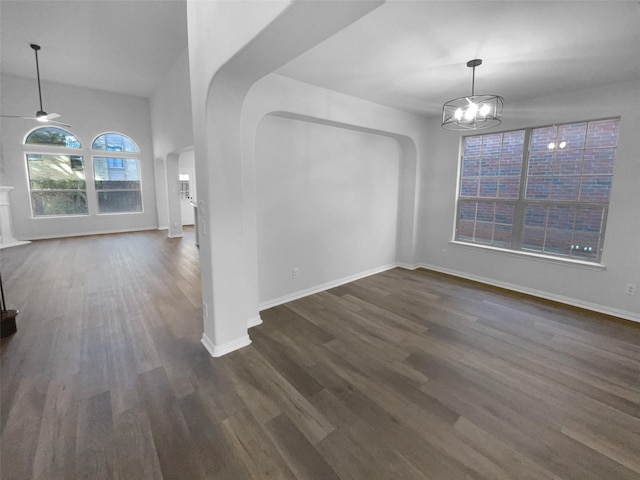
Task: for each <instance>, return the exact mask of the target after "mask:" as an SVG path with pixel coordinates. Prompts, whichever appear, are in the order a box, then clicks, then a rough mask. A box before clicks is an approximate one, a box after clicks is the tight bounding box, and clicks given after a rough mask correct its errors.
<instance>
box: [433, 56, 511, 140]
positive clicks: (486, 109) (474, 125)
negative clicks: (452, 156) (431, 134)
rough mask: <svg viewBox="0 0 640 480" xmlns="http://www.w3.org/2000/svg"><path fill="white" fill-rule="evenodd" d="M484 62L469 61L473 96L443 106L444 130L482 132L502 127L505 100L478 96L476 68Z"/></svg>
mask: <svg viewBox="0 0 640 480" xmlns="http://www.w3.org/2000/svg"><path fill="white" fill-rule="evenodd" d="M480 65H482V60H480V59H479V58H476V59H475V60H469V61H468V62H467V67H470V68H473V77H472V80H471V96H468V97H460V98H456V99H454V100H449V101H448V102H447V103H445V104H444V105H443V106H442V128H445V129H447V130H481V129H483V128H491V127H495V126H496V125H500V122H501V120H500V117H501V116H502V105H503V104H504V98H502V97H500V96H498V95H476V94H475V83H476V67H478V66H480Z"/></svg>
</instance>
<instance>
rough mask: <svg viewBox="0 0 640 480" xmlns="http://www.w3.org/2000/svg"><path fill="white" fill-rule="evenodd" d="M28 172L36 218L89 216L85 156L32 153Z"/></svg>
mask: <svg viewBox="0 0 640 480" xmlns="http://www.w3.org/2000/svg"><path fill="white" fill-rule="evenodd" d="M27 170H28V172H29V189H30V192H31V209H32V212H33V216H34V217H40V216H52V215H87V214H88V210H87V192H86V181H85V174H84V161H83V157H82V156H80V155H47V154H35V153H28V154H27Z"/></svg>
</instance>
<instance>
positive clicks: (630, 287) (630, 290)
mask: <svg viewBox="0 0 640 480" xmlns="http://www.w3.org/2000/svg"><path fill="white" fill-rule="evenodd" d="M624 293H626V294H627V295H635V294H636V284H635V283H627V287H626V288H625V289H624Z"/></svg>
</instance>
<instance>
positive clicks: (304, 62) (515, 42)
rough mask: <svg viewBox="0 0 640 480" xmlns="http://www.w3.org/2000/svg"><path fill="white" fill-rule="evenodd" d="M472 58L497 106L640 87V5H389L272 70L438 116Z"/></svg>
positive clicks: (460, 90) (464, 87) (459, 90)
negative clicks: (625, 85)
mask: <svg viewBox="0 0 640 480" xmlns="http://www.w3.org/2000/svg"><path fill="white" fill-rule="evenodd" d="M474 58H481V59H483V64H482V66H480V67H478V68H476V93H477V94H494V95H502V96H503V97H504V98H505V105H508V103H509V102H515V101H518V100H525V99H528V98H535V97H539V96H545V95H552V94H555V93H562V92H564V91H567V90H575V89H580V88H586V87H590V86H596V85H607V84H612V83H615V82H620V81H628V80H636V81H640V2H638V1H604V2H594V1H563V2H551V1H550V2H547V1H529V2H521V1H399V2H389V3H386V4H384V5H382V6H381V7H379V8H377V9H376V10H374V11H373V12H371V13H370V14H368V15H367V16H365V17H364V18H362V19H360V20H359V21H358V22H356V23H354V24H352V25H350V26H349V27H347V28H346V29H344V30H342V31H341V32H338V33H337V34H336V35H334V36H333V37H331V38H329V39H328V40H327V41H325V42H324V43H322V44H320V45H318V46H316V47H315V48H313V49H312V50H310V51H308V52H307V53H305V54H303V55H302V56H300V57H298V58H297V59H295V60H293V61H292V62H290V63H288V64H287V65H285V66H284V67H282V68H280V69H279V70H278V73H280V74H282V75H285V76H289V77H292V78H295V79H298V80H302V81H305V82H309V83H313V84H316V85H319V86H322V87H326V88H329V89H332V90H337V91H341V92H344V93H347V94H349V95H353V96H356V97H360V98H363V99H366V100H370V101H373V102H376V103H380V104H383V105H388V106H391V107H396V108H400V109H403V110H409V111H413V112H417V113H421V114H426V115H437V114H440V112H441V109H442V104H443V103H444V102H446V101H447V100H451V99H453V98H456V97H460V96H463V95H468V94H470V92H471V75H472V71H471V69H470V68H468V67H467V66H466V63H467V61H468V60H471V59H474ZM505 108H506V107H505Z"/></svg>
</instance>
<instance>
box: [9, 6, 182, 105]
mask: <svg viewBox="0 0 640 480" xmlns="http://www.w3.org/2000/svg"><path fill="white" fill-rule="evenodd" d="M30 43H36V44H39V45H40V46H41V47H42V50H40V53H39V62H40V76H41V78H42V79H43V80H48V81H52V82H58V83H64V84H68V85H75V86H80V87H88V88H95V89H98V90H106V91H111V92H118V93H125V94H130V95H137V96H144V97H148V96H150V95H151V94H152V93H153V91H154V89H155V87H156V86H157V84H158V82H159V81H160V80H161V79H162V77H163V76H164V75H166V73H167V72H168V71H169V69H170V68H171V66H172V65H173V64H174V62H175V61H176V59H177V58H178V56H179V55H180V54H181V53H182V52H184V50H185V48H187V11H186V2H185V0H177V1H176V0H161V1H148V0H107V1H104V0H96V1H93V0H79V1H78V0H74V1H68V0H55V1H52V0H45V1H43V0H18V1H15V0H2V1H0V48H1V54H2V57H1V63H0V68H1V69H2V72H3V73H6V74H11V75H18V76H23V77H30V78H35V76H36V71H35V70H36V68H35V60H34V53H33V50H31V48H30V47H29V44H30Z"/></svg>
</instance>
